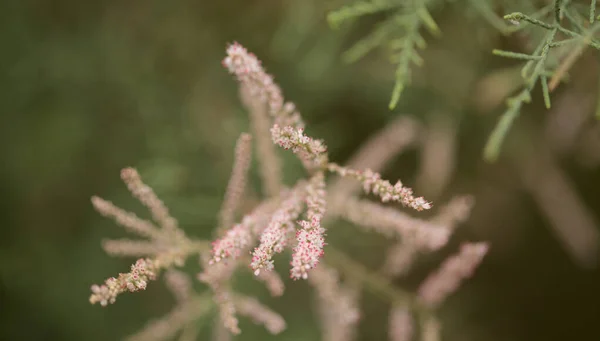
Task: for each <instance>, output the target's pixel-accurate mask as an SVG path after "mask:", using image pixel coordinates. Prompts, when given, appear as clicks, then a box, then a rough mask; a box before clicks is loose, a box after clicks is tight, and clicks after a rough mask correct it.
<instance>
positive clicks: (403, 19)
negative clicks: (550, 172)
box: [328, 0, 600, 162]
mask: <svg viewBox="0 0 600 341" xmlns="http://www.w3.org/2000/svg"><path fill="white" fill-rule="evenodd" d="M439 2H442V1H439ZM505 2H507V1H494V0H488V1H484V0H469V1H468V5H469V8H470V9H473V10H475V12H476V13H477V15H478V16H480V17H482V18H483V19H485V20H486V21H487V22H488V23H489V24H490V25H492V26H493V27H494V28H496V29H498V31H499V32H500V33H502V34H503V35H510V34H512V33H514V32H517V31H523V30H525V29H530V28H531V29H536V30H539V29H543V30H545V31H546V32H545V33H544V35H543V36H542V37H541V39H540V41H539V43H538V44H537V47H536V48H535V50H534V51H533V52H532V53H521V52H514V51H504V50H500V49H494V50H493V51H492V53H493V54H495V55H498V56H501V57H505V58H511V59H516V60H521V61H524V62H525V64H524V66H523V68H522V69H521V76H522V78H523V80H524V84H525V86H524V88H523V89H522V90H521V91H520V92H518V93H517V94H515V95H514V96H511V97H509V98H508V99H507V100H506V104H507V109H506V111H505V112H504V113H503V114H502V115H501V117H500V120H499V122H498V124H497V125H496V127H495V128H494V130H493V131H492V133H491V135H490V137H489V139H488V142H487V144H486V146H485V148H484V158H485V159H486V160H487V161H490V162H491V161H495V160H496V159H497V158H498V155H499V152H500V148H501V146H502V142H503V141H504V139H505V137H506V135H507V133H508V131H509V130H510V127H511V126H512V124H513V122H514V120H515V119H516V118H517V117H518V116H519V114H520V112H521V108H522V107H523V105H524V104H525V103H529V102H531V98H532V91H533V90H534V87H535V85H536V84H537V83H538V82H539V83H541V88H542V93H543V98H544V104H545V106H546V108H548V109H549V108H550V106H551V101H550V92H551V91H552V90H554V88H555V87H556V85H557V83H558V82H559V81H561V80H564V79H565V78H566V77H567V71H568V69H569V68H570V67H571V66H572V64H573V63H574V62H575V61H576V60H577V58H578V57H579V56H580V55H581V54H582V53H583V51H584V50H585V48H586V47H588V46H591V47H593V48H595V49H600V43H599V42H598V41H597V40H596V39H595V38H594V37H595V33H596V32H597V31H598V29H600V24H598V22H595V19H597V18H596V14H595V13H596V12H595V10H596V0H592V1H591V3H590V5H589V7H585V8H582V7H581V6H579V5H578V4H575V3H572V1H570V0H555V1H553V2H552V3H551V4H548V5H546V6H543V7H542V8H540V9H537V10H536V11H535V12H534V13H532V14H531V15H528V14H524V13H521V12H514V13H511V14H508V15H505V16H504V18H503V19H504V20H503V19H502V18H499V17H498V16H497V15H496V13H495V11H494V5H496V4H499V3H500V4H504V3H505ZM437 4H438V2H437V1H435V0H412V1H404V2H399V1H396V0H379V1H377V0H373V1H359V2H356V3H354V4H352V5H348V6H346V7H343V8H341V9H338V10H336V11H333V12H330V13H329V15H328V20H329V23H330V25H331V26H332V27H338V26H339V25H340V23H342V22H344V21H349V20H352V19H356V18H359V17H362V16H366V15H370V14H373V13H379V12H386V13H388V14H390V15H389V16H387V18H386V19H384V20H382V21H381V22H380V23H379V24H378V25H377V27H376V28H375V29H374V30H373V31H372V33H371V34H370V35H368V36H367V37H365V38H364V39H362V40H360V41H359V42H357V43H356V44H355V45H354V46H353V47H351V48H350V49H349V50H348V51H346V52H345V54H344V55H343V59H344V60H345V61H346V62H354V61H356V60H358V59H360V58H362V57H363V56H364V55H366V54H367V53H368V52H370V51H371V50H373V49H374V48H376V47H379V46H385V47H387V48H389V50H390V51H391V53H392V57H391V61H392V62H393V63H394V64H396V73H395V85H394V89H393V91H392V96H391V100H390V104H389V107H390V109H394V108H395V107H396V105H397V104H398V101H399V99H400V95H401V94H402V91H403V90H404V88H405V87H406V86H407V85H409V84H410V80H411V66H412V64H415V65H417V66H421V65H422V64H423V61H422V59H421V57H420V56H419V54H418V49H423V48H425V46H426V43H425V39H424V38H423V36H422V34H421V30H422V28H424V27H425V28H426V29H428V30H429V32H430V33H431V34H432V35H434V36H439V35H440V30H439V28H438V26H437V25H436V23H435V21H434V19H433V18H432V17H431V15H430V10H431V8H432V7H433V6H434V5H437ZM518 5H519V6H520V7H529V8H528V9H530V8H534V7H533V5H532V4H531V3H529V2H518ZM584 12H589V19H588V14H587V13H586V14H585V15H584ZM586 21H587V22H586ZM507 22H508V23H511V24H512V25H508V24H507ZM588 22H589V23H588ZM532 33H533V32H532ZM559 60H560V62H558V61H559ZM598 116H599V117H600V106H599V109H598Z"/></svg>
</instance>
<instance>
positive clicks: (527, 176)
mask: <svg viewBox="0 0 600 341" xmlns="http://www.w3.org/2000/svg"><path fill="white" fill-rule="evenodd" d="M343 3H344V1H341V0H332V1H315V0H286V1H275V0H245V1H233V0H223V1H202V0H195V1H192V0H175V1H162V0H161V1H157V0H146V1H137V0H129V1H110V0H108V1H107V0H104V1H90V2H82V1H73V0H52V1H40V0H22V1H18V0H8V1H2V2H1V4H0V50H1V53H0V100H1V109H0V112H1V114H0V122H1V124H0V139H1V143H0V152H1V154H0V155H1V157H2V161H1V163H2V164H1V167H0V193H1V196H0V200H1V202H2V205H0V211H1V214H0V225H1V226H2V227H1V228H0V339H2V340H87V341H94V340H118V339H121V338H123V337H125V336H127V335H130V334H132V333H134V332H135V331H137V330H139V329H140V328H141V327H142V326H143V325H144V323H145V322H146V321H147V320H149V319H151V318H157V317H160V316H162V315H163V314H164V313H166V312H168V311H169V309H170V307H171V306H172V304H173V298H172V297H171V296H170V295H169V293H168V291H167V290H166V289H165V287H164V284H163V282H162V281H158V282H156V283H152V285H151V286H149V288H148V290H146V291H145V292H140V293H137V294H131V295H123V296H122V297H120V298H119V300H118V302H117V303H116V304H115V305H112V306H109V307H107V308H101V307H99V306H91V305H90V304H89V302H88V297H89V293H90V291H89V287H90V285H91V284H93V283H99V282H102V281H103V280H104V279H105V278H106V277H109V276H112V275H114V274H116V273H118V272H119V271H124V270H125V269H127V267H128V265H129V264H131V262H132V260H130V259H114V258H110V257H108V256H106V255H105V254H104V252H103V251H102V249H101V246H100V245H101V244H100V243H101V240H102V239H103V238H109V237H110V238H118V237H123V236H125V232H124V231H123V230H122V229H121V228H120V227H118V226H116V225H115V224H114V223H113V222H112V221H110V220H107V219H104V218H102V217H100V216H99V215H98V214H96V213H95V212H94V211H93V209H92V206H91V204H90V200H89V198H90V197H91V196H92V195H94V194H97V195H100V196H102V197H104V198H106V199H108V200H111V201H113V202H115V203H116V204H118V205H119V206H121V207H124V208H127V209H131V210H134V211H136V212H138V213H140V214H143V210H142V209H141V207H140V205H139V204H138V203H137V202H136V201H135V200H134V199H132V198H131V197H130V196H129V194H128V193H127V191H126V189H125V186H124V185H123V184H122V183H121V182H120V179H119V171H120V169H121V168H123V167H126V166H133V167H136V168H137V169H138V170H139V172H140V173H141V175H142V177H143V178H144V180H145V181H146V182H147V183H148V184H150V185H151V186H152V187H153V188H154V189H155V191H156V192H157V193H158V194H159V196H160V197H161V198H162V199H163V200H164V201H165V202H166V203H167V205H168V206H169V207H170V208H171V211H172V213H173V215H174V216H175V217H177V218H178V219H179V221H180V224H181V226H182V227H183V228H184V229H185V230H186V232H187V233H189V234H190V235H193V236H197V237H206V238H208V237H209V236H210V235H211V231H212V229H213V227H214V225H215V223H216V213H217V212H218V209H219V206H220V202H221V199H222V197H223V194H224V191H225V187H226V184H227V179H228V175H229V170H230V167H231V165H232V158H233V148H234V144H235V140H236V138H237V136H238V135H239V133H240V132H242V131H248V129H249V128H248V118H247V114H246V112H245V111H244V109H243V107H242V106H241V104H240V101H239V99H238V94H237V84H235V82H234V81H233V80H232V78H231V77H230V75H228V74H227V72H226V70H224V69H223V68H222V67H221V65H220V61H221V59H222V58H223V55H224V49H225V47H226V45H227V43H230V42H233V41H239V42H240V43H242V44H244V45H245V46H246V47H248V48H249V49H250V50H252V51H254V52H255V53H256V54H257V55H258V56H259V57H260V58H261V59H262V60H263V63H264V65H266V67H267V69H268V71H269V72H270V73H272V74H273V75H275V78H276V80H277V82H279V84H280V85H281V86H282V88H283V89H284V93H285V95H286V97H287V99H289V100H293V101H294V102H295V103H296V104H297V106H298V108H299V109H300V111H301V112H302V113H303V115H304V118H305V120H306V122H307V126H308V129H309V133H310V134H311V135H312V136H315V137H318V138H322V139H324V140H325V141H326V142H327V144H328V146H329V150H330V153H331V158H332V159H333V160H335V161H338V162H340V163H343V162H344V160H347V159H348V157H350V156H351V155H352V152H353V151H355V150H356V149H357V147H358V146H360V145H361V143H362V142H364V141H365V140H366V139H367V138H368V137H369V136H370V135H371V134H373V133H375V132H376V131H378V130H379V129H381V128H382V127H384V126H385V125H386V123H387V122H390V121H392V120H393V119H395V118H397V117H398V116H401V115H406V116H410V117H412V118H414V119H415V120H417V121H419V122H421V123H422V124H423V125H424V126H426V127H430V128H431V129H432V131H434V132H442V133H441V136H442V137H441V138H442V140H440V141H442V142H441V143H438V144H437V146H438V147H436V148H438V149H435V148H434V149H435V150H437V151H440V149H439V148H442V149H441V150H442V151H443V154H444V155H451V157H450V158H449V159H450V161H451V162H449V163H442V164H440V165H436V163H435V162H433V165H435V166H434V167H433V168H434V169H439V172H437V173H436V172H432V171H431V169H432V168H431V167H432V166H431V164H432V163H431V155H429V156H430V157H429V162H428V163H426V162H424V159H425V156H424V155H425V154H426V153H425V150H428V149H426V148H423V147H421V146H419V145H417V146H415V147H414V148H411V149H409V150H407V151H405V152H404V153H402V154H401V155H399V156H398V157H397V158H396V159H395V160H394V161H393V163H392V164H391V165H390V166H389V167H388V168H387V169H386V171H385V173H384V175H385V176H386V177H388V178H391V179H398V178H401V179H403V181H404V182H405V183H407V184H409V185H411V186H413V185H414V187H415V190H416V191H417V192H418V193H423V194H425V195H429V198H430V199H431V200H433V201H434V202H443V201H445V200H447V199H448V198H450V197H452V196H453V195H455V194H467V193H468V194H473V195H475V197H476V205H475V207H474V210H473V213H472V216H471V218H470V219H469V220H468V221H467V222H466V223H465V224H463V225H461V226H460V228H459V230H458V231H457V233H456V234H455V235H454V237H453V239H452V242H451V243H450V244H449V245H448V246H447V247H446V248H444V250H442V251H441V252H439V253H436V254H433V255H430V256H427V257H424V258H422V259H421V260H420V261H419V263H418V264H417V267H416V268H415V270H414V271H413V272H412V273H411V274H410V276H408V277H407V278H405V279H402V280H398V281H396V282H394V284H395V285H398V286H399V287H403V288H407V289H414V288H415V287H416V286H417V285H418V283H419V282H420V281H421V280H422V279H423V278H424V277H425V276H426V275H427V273H429V272H430V270H431V269H433V268H435V267H436V266H437V265H438V264H439V262H440V261H441V260H443V259H444V258H445V257H446V256H447V255H448V254H449V253H451V252H453V251H455V250H456V248H457V246H458V245H459V243H460V242H461V241H464V240H473V241H478V240H487V241H489V242H490V243H491V253H490V254H489V256H488V257H487V258H486V259H485V261H484V263H483V264H482V266H481V267H480V268H479V270H478V271H477V273H476V275H475V277H474V278H473V279H472V280H470V281H468V282H467V283H466V284H465V285H464V286H463V287H462V288H461V289H460V291H459V292H458V293H456V294H455V295H454V296H452V297H451V298H450V299H449V300H448V301H447V303H446V304H445V305H444V306H443V307H442V309H441V311H440V316H441V319H442V321H443V324H444V331H443V335H444V339H445V340H449V341H450V340H462V341H466V340H491V341H496V340H497V341H504V340H507V341H508V340H511V341H521V340H523V341H524V340H546V341H548V340H599V339H600V331H598V321H599V320H600V276H599V274H598V271H597V267H596V264H595V261H596V259H597V249H596V244H597V242H598V240H597V239H595V238H596V237H597V236H596V234H595V233H597V232H598V231H597V230H598V222H600V213H599V212H600V171H599V169H600V168H599V166H600V128H599V126H598V121H597V120H596V119H594V117H593V115H594V112H595V111H596V105H597V104H596V103H597V100H598V96H597V94H598V86H597V83H598V53H597V52H592V51H588V52H586V53H584V54H583V55H582V56H581V57H580V59H579V61H578V62H577V63H576V64H575V66H574V67H573V68H572V70H571V77H570V81H569V83H567V84H564V85H561V87H560V88H559V89H557V90H556V91H555V92H554V93H553V101H554V103H553V108H552V109H551V110H549V111H548V110H546V109H545V108H544V107H543V101H542V100H541V93H537V92H535V96H534V99H533V103H532V104H531V105H527V106H526V107H525V108H524V110H523V112H522V115H521V117H520V118H519V119H518V121H517V123H516V125H515V127H514V129H513V130H512V131H511V133H510V134H509V137H508V142H507V143H506V145H505V147H504V149H503V153H502V157H501V159H500V160H499V161H498V162H497V163H495V164H487V163H485V162H483V161H482V158H481V155H482V149H483V146H484V144H485V141H486V138H487V136H488V135H489V133H490V132H491V129H492V128H493V126H494V124H495V123H496V121H497V118H498V116H499V114H500V113H501V112H502V111H503V110H504V104H503V103H502V99H503V98H504V97H505V95H506V94H508V93H510V92H511V91H512V90H514V89H515V86H516V87H518V86H519V85H518V84H519V78H518V71H517V73H515V72H514V70H515V67H518V66H519V64H517V63H514V62H512V61H510V60H509V61H507V60H504V59H501V58H499V57H496V56H493V55H492V54H491V53H490V51H491V49H492V48H495V47H500V48H505V49H515V50H524V49H526V48H527V44H529V40H528V37H529V36H528V35H524V34H517V35H513V36H510V37H504V36H502V35H501V34H499V33H498V32H497V31H496V30H495V29H494V28H492V27H491V26H490V25H489V24H488V23H487V22H486V21H484V20H483V19H481V18H480V17H479V16H478V15H477V14H476V13H475V12H473V11H471V10H470V8H469V6H468V5H466V3H468V2H466V1H462V2H461V1H455V2H454V4H452V5H449V6H446V7H445V8H441V9H438V10H436V11H435V12H434V15H435V18H436V20H437V21H438V23H439V25H440V27H441V30H442V32H443V36H442V37H441V38H439V39H437V38H431V37H428V41H429V46H428V48H427V49H426V50H425V51H424V52H423V58H424V60H425V65H424V66H423V67H422V68H416V69H415V70H416V71H415V74H414V77H413V80H414V81H413V85H412V86H411V87H410V88H408V89H407V90H406V91H405V92H404V94H403V97H402V99H401V101H400V103H399V106H398V107H397V108H396V109H395V110H391V111H390V110H388V108H387V105H388V101H389V96H390V93H391V89H392V86H393V82H394V79H393V71H394V69H393V66H392V65H391V64H390V63H389V62H388V60H387V59H386V57H385V54H384V53H381V51H378V52H374V53H372V54H369V55H368V56H367V57H366V58H365V59H363V60H361V61H360V62H358V63H355V64H351V65H347V64H344V63H342V62H341V57H340V56H341V54H342V52H343V51H344V50H345V49H347V48H348V47H349V46H351V44H352V43H353V42H355V41H356V40H357V39H358V38H360V37H362V36H364V35H365V34H366V33H368V32H369V31H370V30H371V29H372V27H373V24H374V23H375V22H377V20H378V17H372V18H367V19H365V20H360V21H358V22H356V23H354V24H353V25H349V26H344V27H342V28H341V29H339V30H332V29H330V28H329V27H328V25H327V22H326V19H325V18H326V13H327V11H329V10H331V9H335V8H338V7H339V6H341V5H342V4H343ZM463 3H465V4H463ZM523 3H524V2H523ZM515 7H517V8H516V9H515V8H512V9H514V10H518V9H519V8H518V4H517V5H515ZM505 10H506V11H508V10H509V9H508V8H507V9H505ZM515 84H516V85H515ZM440 127H441V128H440ZM436 129H437V130H436ZM444 134H445V135H444ZM438 135H439V134H438ZM438 135H435V134H432V135H431V136H438ZM432 138H433V137H432ZM438 142H439V141H438ZM440 145H441V146H442V147H440ZM444 146H445V147H444ZM444 148H445V149H444ZM433 159H434V160H435V158H433ZM286 160H289V161H290V162H287V163H286V180H287V182H288V183H291V182H292V181H293V180H294V179H295V178H297V177H298V176H301V175H302V169H301V167H300V165H299V164H298V163H297V162H295V161H294V159H293V158H292V157H286ZM426 164H427V165H429V166H424V165H426ZM252 177H253V179H254V180H255V181H254V183H253V186H254V187H255V189H256V190H257V191H258V189H259V187H258V184H257V182H256V180H258V176H257V173H256V169H255V168H253V170H252ZM335 225H336V226H335V229H332V231H331V232H330V234H329V235H330V243H332V244H334V245H337V246H338V247H339V248H342V249H345V250H348V251H351V253H352V257H353V258H354V259H356V260H357V261H360V262H362V263H364V264H366V265H367V266H370V267H373V269H376V265H377V264H379V263H380V262H381V260H382V257H383V256H384V254H383V253H382V251H381V250H382V247H383V246H386V245H389V241H387V240H385V239H384V238H383V237H380V236H376V235H370V234H367V233H364V232H361V231H360V230H358V229H356V228H355V227H353V226H350V225H348V224H345V223H339V222H338V223H335ZM558 231H560V232H558ZM567 241H571V242H572V243H574V244H572V245H571V247H568V246H566V245H567V244H566V243H567ZM195 263H196V261H195V260H193V259H192V260H189V261H188V263H187V264H186V268H187V269H188V270H189V271H191V272H192V273H193V272H194V271H197V270H198V269H197V264H195ZM279 264H286V262H285V261H284V260H281V261H280V263H279ZM280 270H281V272H282V274H283V275H285V273H286V271H287V269H285V267H281V268H280ZM239 284H240V287H242V288H244V289H243V290H246V291H248V292H251V293H254V294H255V295H257V296H259V297H261V299H262V300H263V301H264V302H266V303H268V304H269V305H270V306H271V307H273V309H274V310H276V311H278V312H280V313H281V314H282V315H283V316H284V317H286V319H287V321H288V324H289V327H288V330H287V331H285V332H284V333H283V334H281V335H280V336H277V337H272V336H269V335H268V334H267V333H266V332H265V331H264V330H263V328H261V327H257V326H254V325H252V324H251V323H249V322H248V321H247V320H243V321H242V325H241V326H242V329H243V334H242V335H241V336H240V337H238V338H237V339H240V340H274V339H277V340H282V341H285V340H318V339H319V337H320V336H319V335H320V334H319V329H318V321H317V317H316V315H315V314H313V312H312V310H311V309H312V307H311V303H312V300H311V299H310V291H309V290H308V288H307V286H306V284H305V283H303V282H291V281H290V282H288V283H287V284H288V287H287V292H286V294H285V296H284V297H283V298H280V299H272V298H269V297H268V295H267V294H266V292H265V291H264V289H263V288H261V286H260V285H257V284H256V283H254V282H253V281H252V280H251V276H247V277H243V276H242V278H241V279H240V280H239ZM198 289H199V290H202V289H203V287H202V285H200V284H198ZM362 302H363V312H364V316H363V319H362V321H361V326H360V331H359V339H361V340H382V339H385V337H386V329H387V326H386V324H387V312H388V308H389V307H388V304H389V302H382V301H381V300H380V299H378V298H377V297H375V296H372V295H370V294H369V293H365V294H364V296H363V298H362ZM211 324H212V323H211V321H204V328H203V331H202V333H201V337H202V338H203V339H208V338H210V328H211Z"/></svg>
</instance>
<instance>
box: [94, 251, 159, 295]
mask: <svg viewBox="0 0 600 341" xmlns="http://www.w3.org/2000/svg"><path fill="white" fill-rule="evenodd" d="M159 269H160V264H159V262H158V261H155V260H152V259H138V260H137V262H135V264H133V265H132V266H131V272H128V273H121V274H119V276H118V277H117V278H114V277H111V278H109V279H107V280H106V281H105V282H104V284H103V285H95V284H94V285H92V288H91V289H92V295H91V296H90V303H92V304H94V303H100V305H101V306H106V305H108V304H109V303H110V304H112V303H115V300H116V299H117V296H118V295H119V294H121V293H123V292H125V291H130V292H134V291H138V290H145V289H146V286H147V284H148V281H150V280H155V279H156V276H157V274H158V271H159Z"/></svg>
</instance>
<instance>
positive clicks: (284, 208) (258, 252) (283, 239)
mask: <svg viewBox="0 0 600 341" xmlns="http://www.w3.org/2000/svg"><path fill="white" fill-rule="evenodd" d="M304 197H305V193H298V191H292V192H291V196H290V197H289V198H287V199H286V200H285V201H284V202H283V203H282V205H281V207H280V208H279V209H278V210H277V211H276V212H275V213H274V214H273V217H272V218H271V221H270V222H269V224H268V226H267V228H266V229H265V230H264V231H263V232H262V235H261V236H260V244H259V245H258V247H256V248H255V249H254V252H253V254H252V262H251V263H250V266H251V267H252V269H253V270H254V274H255V275H258V274H260V272H261V270H263V269H264V270H266V271H271V270H273V260H272V257H273V255H274V254H275V253H281V252H282V251H283V250H284V248H285V247H286V246H287V245H288V243H289V237H290V234H292V235H293V233H294V231H295V227H294V221H295V220H296V219H297V218H298V216H299V215H300V213H301V212H302V208H303V202H302V201H303V199H304Z"/></svg>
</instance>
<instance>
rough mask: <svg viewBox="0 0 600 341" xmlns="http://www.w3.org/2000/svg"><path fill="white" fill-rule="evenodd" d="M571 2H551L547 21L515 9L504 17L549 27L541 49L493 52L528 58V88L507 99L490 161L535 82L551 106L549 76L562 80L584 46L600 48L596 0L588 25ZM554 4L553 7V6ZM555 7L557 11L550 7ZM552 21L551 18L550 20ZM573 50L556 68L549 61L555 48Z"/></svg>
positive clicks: (491, 145) (488, 152)
mask: <svg viewBox="0 0 600 341" xmlns="http://www.w3.org/2000/svg"><path fill="white" fill-rule="evenodd" d="M568 5H571V4H570V1H560V0H555V1H554V3H553V4H552V5H548V6H546V7H545V8H544V9H543V12H542V13H547V14H548V13H549V12H553V18H551V19H549V21H543V20H541V18H543V17H544V16H542V17H541V18H540V19H538V18H536V17H535V16H529V15H526V14H523V13H521V12H515V13H511V14H508V15H505V16H504V19H506V20H508V21H509V22H511V23H513V24H515V25H521V23H522V22H525V23H528V24H530V25H531V26H536V27H538V28H541V29H544V30H546V33H545V35H544V37H543V38H542V40H541V41H540V42H539V44H538V46H537V48H536V49H535V50H534V51H533V53H531V54H524V53H517V52H511V51H503V50H494V51H493V53H494V54H496V55H498V56H502V57H505V58H512V59H518V60H526V63H525V65H524V66H523V68H522V69H521V76H522V77H523V80H524V81H525V87H524V88H523V89H522V90H521V91H520V92H519V93H518V94H516V95H515V96H512V97H510V98H508V99H507V101H506V103H507V107H508V108H507V110H506V111H505V112H504V114H502V116H501V117H500V121H499V122H498V124H497V125H496V128H494V130H493V131H492V134H491V135H490V137H489V139H488V142H487V144H486V146H485V149H484V158H485V159H486V160H488V161H495V160H496V159H497V158H498V154H499V153H500V147H501V146H502V142H503V141H504V139H505V137H506V134H507V133H508V131H509V129H510V127H511V125H512V124H513V122H514V120H515V119H516V118H517V117H518V115H519V113H520V110H521V107H522V106H523V104H525V103H529V102H530V101H531V96H532V95H531V92H532V91H533V89H534V87H535V85H536V84H537V83H538V82H539V83H541V87H542V94H543V97H544V104H545V106H546V108H548V109H549V108H550V105H551V104H550V91H551V90H552V89H553V88H554V86H555V85H553V86H550V87H549V85H548V77H551V80H550V82H551V83H553V84H556V83H557V82H558V81H559V80H561V79H562V78H563V77H564V76H565V74H566V72H567V69H568V68H569V67H570V64H572V63H573V62H574V60H575V59H576V58H577V57H578V56H579V55H581V53H582V52H583V49H584V48H585V47H587V46H591V47H593V48H595V49H600V44H599V43H598V41H596V40H595V39H594V34H595V33H596V32H597V31H598V29H600V25H599V24H598V23H595V24H594V20H593V19H594V11H595V1H592V3H591V8H590V11H589V12H590V19H589V22H590V25H591V26H588V27H586V25H584V21H585V19H584V17H583V14H582V13H581V11H579V10H578V9H577V7H576V6H574V5H573V6H568ZM550 6H552V7H550ZM550 8H552V9H553V11H550V10H549V9H550ZM547 20H548V19H547ZM565 50H568V51H571V52H570V54H568V55H567V56H566V57H564V58H562V61H561V63H559V64H558V65H556V66H555V67H553V66H554V65H552V63H549V60H550V55H551V53H552V52H553V51H556V52H555V53H556V54H557V55H561V54H562V53H563V51H565Z"/></svg>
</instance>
